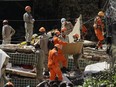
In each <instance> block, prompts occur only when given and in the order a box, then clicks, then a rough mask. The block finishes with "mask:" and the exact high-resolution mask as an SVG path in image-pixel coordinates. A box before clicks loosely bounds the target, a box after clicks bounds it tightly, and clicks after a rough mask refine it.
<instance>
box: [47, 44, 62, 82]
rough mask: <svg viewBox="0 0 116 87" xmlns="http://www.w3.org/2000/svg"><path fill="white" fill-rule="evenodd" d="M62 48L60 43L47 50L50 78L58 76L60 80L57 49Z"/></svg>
mask: <svg viewBox="0 0 116 87" xmlns="http://www.w3.org/2000/svg"><path fill="white" fill-rule="evenodd" d="M61 49H62V45H60V44H55V45H54V48H53V49H52V50H50V51H49V55H48V68H49V70H50V80H51V81H53V80H55V78H56V76H58V81H62V79H63V78H62V72H61V70H60V66H59V57H60V54H59V51H60V50H61Z"/></svg>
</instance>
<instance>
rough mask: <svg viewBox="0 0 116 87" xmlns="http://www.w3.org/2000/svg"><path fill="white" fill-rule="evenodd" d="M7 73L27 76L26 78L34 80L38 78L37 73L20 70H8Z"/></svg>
mask: <svg viewBox="0 0 116 87" xmlns="http://www.w3.org/2000/svg"><path fill="white" fill-rule="evenodd" d="M6 72H8V73H11V74H15V75H20V76H25V77H32V78H35V77H36V73H31V72H27V71H22V70H18V69H11V68H6Z"/></svg>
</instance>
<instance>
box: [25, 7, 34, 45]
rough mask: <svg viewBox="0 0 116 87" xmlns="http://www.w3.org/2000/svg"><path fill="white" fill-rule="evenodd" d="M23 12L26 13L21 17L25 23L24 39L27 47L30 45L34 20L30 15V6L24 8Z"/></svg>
mask: <svg viewBox="0 0 116 87" xmlns="http://www.w3.org/2000/svg"><path fill="white" fill-rule="evenodd" d="M25 11H26V13H24V15H23V20H24V22H25V32H26V35H25V39H26V42H27V45H30V42H31V37H32V35H33V28H34V21H35V20H34V18H33V17H32V15H31V7H30V6H26V7H25Z"/></svg>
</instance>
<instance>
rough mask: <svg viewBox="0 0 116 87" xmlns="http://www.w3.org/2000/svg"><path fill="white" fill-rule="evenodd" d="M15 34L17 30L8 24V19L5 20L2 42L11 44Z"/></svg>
mask: <svg viewBox="0 0 116 87" xmlns="http://www.w3.org/2000/svg"><path fill="white" fill-rule="evenodd" d="M14 34H15V30H14V29H13V28H12V27H11V26H10V25H8V20H3V27H2V38H3V42H2V44H10V43H11V39H12V36H13V35H14Z"/></svg>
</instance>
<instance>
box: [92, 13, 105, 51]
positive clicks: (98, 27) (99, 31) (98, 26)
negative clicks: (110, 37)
mask: <svg viewBox="0 0 116 87" xmlns="http://www.w3.org/2000/svg"><path fill="white" fill-rule="evenodd" d="M102 17H104V13H103V11H100V12H99V13H98V16H97V17H96V18H95V19H94V25H93V27H94V31H95V34H96V36H97V39H98V43H97V46H96V49H98V48H101V49H102V42H103V40H104V35H103V32H104V24H103V22H102Z"/></svg>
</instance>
